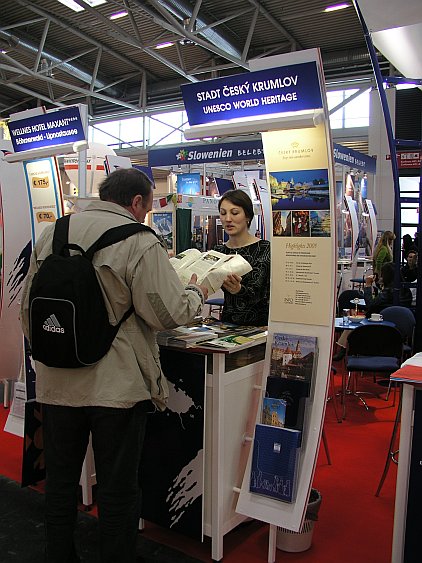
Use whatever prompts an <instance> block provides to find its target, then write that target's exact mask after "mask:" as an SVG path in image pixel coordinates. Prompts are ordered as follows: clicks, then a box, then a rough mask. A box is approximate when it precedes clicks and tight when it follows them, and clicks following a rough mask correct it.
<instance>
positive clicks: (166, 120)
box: [148, 111, 184, 146]
mask: <svg viewBox="0 0 422 563" xmlns="http://www.w3.org/2000/svg"><path fill="white" fill-rule="evenodd" d="M182 114H183V112H181V111H177V112H171V113H161V114H159V115H156V116H154V118H153V117H150V118H149V140H148V145H150V146H151V145H155V144H158V145H168V144H177V143H180V142H183V141H184V137H183V133H182V131H181V130H180V129H175V127H180V128H181V126H182V123H183V121H182V119H183V115H182ZM167 124H168V125H167Z"/></svg>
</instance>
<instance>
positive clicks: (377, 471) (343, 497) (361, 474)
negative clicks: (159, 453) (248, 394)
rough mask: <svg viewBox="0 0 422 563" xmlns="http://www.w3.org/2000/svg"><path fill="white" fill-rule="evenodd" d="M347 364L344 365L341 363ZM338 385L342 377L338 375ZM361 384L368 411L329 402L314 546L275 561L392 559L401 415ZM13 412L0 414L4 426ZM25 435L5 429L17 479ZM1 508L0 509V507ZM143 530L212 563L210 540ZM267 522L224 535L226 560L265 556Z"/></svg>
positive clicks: (4, 454)
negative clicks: (391, 458) (340, 409)
mask: <svg viewBox="0 0 422 563" xmlns="http://www.w3.org/2000/svg"><path fill="white" fill-rule="evenodd" d="M338 367H341V366H338ZM336 385H337V387H339V385H340V378H339V376H336ZM359 385H360V388H361V389H365V390H368V391H373V392H375V393H377V394H378V396H377V397H371V398H369V399H368V405H369V407H370V408H369V411H368V412H367V411H366V410H365V409H364V407H363V405H362V404H361V403H360V402H357V400H356V398H354V397H348V398H347V413H346V420H344V421H343V422H342V423H340V424H339V423H338V422H337V419H336V417H335V414H334V409H333V404H332V402H331V401H330V402H329V403H328V405H327V412H326V419H325V433H326V437H327V440H328V446H329V452H330V455H331V461H332V465H329V464H328V463H327V457H326V455H325V452H324V448H323V447H321V451H320V454H319V458H318V463H317V469H316V474H315V479H314V483H313V486H314V488H316V489H318V490H319V491H320V492H321V494H322V497H323V499H322V505H321V509H320V512H319V520H318V522H317V523H316V525H315V530H314V535H313V542H312V546H311V548H310V549H309V550H308V551H306V552H303V553H286V552H283V551H280V550H277V559H276V561H277V563H282V562H296V563H308V562H312V563H339V562H341V563H357V562H359V563H389V562H390V561H391V543H392V530H393V512H394V494H395V480H396V474H397V471H396V466H395V465H393V464H392V465H391V467H390V471H389V473H388V476H387V479H386V481H385V483H384V487H383V489H382V491H381V495H380V496H379V497H378V498H377V497H375V491H376V489H377V486H378V482H379V479H380V477H381V473H382V470H383V467H384V463H385V458H386V455H387V451H388V445H389V441H390V436H391V432H392V427H393V423H394V418H395V414H396V409H395V408H394V407H392V400H390V401H389V402H386V401H385V400H384V398H385V389H384V388H382V387H380V386H378V385H376V384H374V383H373V382H372V381H369V380H368V379H365V380H362V381H361V382H360V383H359ZM6 416H7V411H6V410H4V411H3V412H2V413H1V414H0V427H1V428H3V426H4V421H5V419H6ZM21 450H22V440H21V439H20V438H17V437H16V436H12V435H10V434H7V433H5V432H3V431H1V432H0V474H1V475H5V476H6V477H9V478H11V479H15V480H17V481H19V479H20V458H21ZM0 510H1V509H0ZM144 533H145V535H146V536H147V537H148V538H150V539H152V540H155V541H158V542H161V543H163V544H167V545H170V546H172V547H174V548H176V549H179V550H181V551H183V552H184V553H186V554H187V555H191V556H193V557H197V558H198V559H200V560H202V561H204V562H209V561H211V556H210V553H211V544H210V540H209V539H208V538H206V540H205V542H204V543H203V544H201V543H199V542H195V541H193V540H191V539H187V538H184V537H181V536H178V535H176V534H174V533H171V532H169V531H167V530H163V529H161V528H159V527H157V526H154V525H152V524H147V528H146V529H145V531H144ZM267 551H268V526H267V525H265V524H261V523H259V522H256V521H253V522H251V523H248V524H245V525H243V526H240V527H239V528H238V529H236V530H233V531H232V532H230V533H229V534H227V535H226V536H225V539H224V562H225V563H258V562H265V561H267Z"/></svg>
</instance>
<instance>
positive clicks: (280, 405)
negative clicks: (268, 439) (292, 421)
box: [261, 397, 287, 427]
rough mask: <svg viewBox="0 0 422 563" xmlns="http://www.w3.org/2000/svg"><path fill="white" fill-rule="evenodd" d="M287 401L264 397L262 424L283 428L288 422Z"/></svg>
mask: <svg viewBox="0 0 422 563" xmlns="http://www.w3.org/2000/svg"><path fill="white" fill-rule="evenodd" d="M286 404H287V403H286V401H284V400H283V399H275V398H274V397H264V399H263V404H262V420H261V422H262V424H269V425H270V426H278V427H283V426H284V424H285V422H286Z"/></svg>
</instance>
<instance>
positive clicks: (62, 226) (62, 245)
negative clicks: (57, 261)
mask: <svg viewBox="0 0 422 563" xmlns="http://www.w3.org/2000/svg"><path fill="white" fill-rule="evenodd" d="M69 222H70V215H64V216H63V217H60V219H57V221H56V224H55V227H54V235H53V254H59V255H60V254H61V255H62V256H69V255H70V253H69V250H68V248H66V245H67V244H68V242H69Z"/></svg>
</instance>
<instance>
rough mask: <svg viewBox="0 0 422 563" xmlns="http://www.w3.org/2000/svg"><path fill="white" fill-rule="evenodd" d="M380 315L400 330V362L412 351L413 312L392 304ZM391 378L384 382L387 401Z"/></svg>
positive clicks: (414, 320)
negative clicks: (401, 347)
mask: <svg viewBox="0 0 422 563" xmlns="http://www.w3.org/2000/svg"><path fill="white" fill-rule="evenodd" d="M381 315H382V316H383V319H384V320H385V321H390V322H392V323H394V324H395V325H396V327H397V329H398V330H399V331H400V334H401V336H402V340H403V356H402V362H403V361H404V360H406V359H407V358H410V356H411V355H412V352H413V336H414V332H415V325H416V319H415V315H414V314H413V312H412V311H411V310H410V309H408V308H407V307H402V306H400V305H394V306H391V307H386V308H385V309H383V310H382V311H381ZM378 383H379V384H381V385H382V384H383V382H380V381H379V382H378ZM391 383H392V382H391V380H390V379H389V380H388V381H387V382H386V384H387V385H388V390H387V396H386V398H385V400H386V401H388V398H389V396H390V391H391ZM396 388H397V385H396V384H395V385H394V401H393V405H395V404H396Z"/></svg>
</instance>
